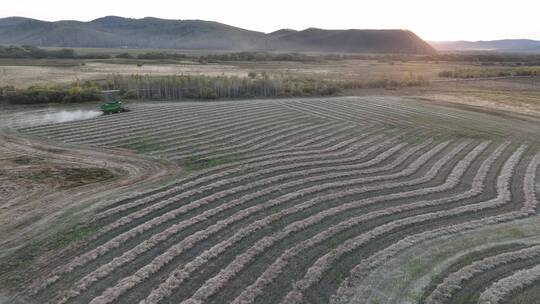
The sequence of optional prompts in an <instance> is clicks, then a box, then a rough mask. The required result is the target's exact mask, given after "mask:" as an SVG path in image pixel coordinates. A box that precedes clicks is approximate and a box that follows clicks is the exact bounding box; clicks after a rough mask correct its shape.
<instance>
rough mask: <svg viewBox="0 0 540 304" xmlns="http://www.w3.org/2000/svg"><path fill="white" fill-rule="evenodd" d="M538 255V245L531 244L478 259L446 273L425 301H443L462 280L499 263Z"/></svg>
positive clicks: (539, 251) (539, 254)
mask: <svg viewBox="0 0 540 304" xmlns="http://www.w3.org/2000/svg"><path fill="white" fill-rule="evenodd" d="M538 256H540V246H533V247H529V248H525V249H521V250H518V251H511V252H505V253H501V254H499V255H496V256H490V257H487V258H484V259H482V260H480V261H476V262H474V263H472V264H470V265H467V266H465V267H463V268H461V269H460V270H458V271H456V272H454V273H451V274H450V275H448V276H447V277H446V278H445V279H444V281H443V282H442V283H441V284H439V285H438V286H437V288H436V289H435V290H434V291H433V292H432V293H431V294H430V295H429V296H428V297H427V299H426V303H429V304H439V303H444V302H445V301H447V300H448V299H450V297H451V296H452V293H453V292H455V291H456V290H458V289H460V288H461V285H462V284H463V282H465V281H467V280H469V279H471V278H472V277H473V276H475V275H478V274H480V273H483V272H487V271H490V270H491V269H494V268H496V267H498V266H500V265H504V264H507V263H511V262H515V261H518V260H525V259H530V258H533V257H538Z"/></svg>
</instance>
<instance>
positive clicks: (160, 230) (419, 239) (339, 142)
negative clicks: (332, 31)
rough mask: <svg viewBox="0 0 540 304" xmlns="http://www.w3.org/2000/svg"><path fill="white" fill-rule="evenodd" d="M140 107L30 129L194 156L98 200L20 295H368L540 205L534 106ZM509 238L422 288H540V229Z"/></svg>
mask: <svg viewBox="0 0 540 304" xmlns="http://www.w3.org/2000/svg"><path fill="white" fill-rule="evenodd" d="M131 110H132V111H131V112H128V113H123V114H118V115H109V116H100V117H97V118H92V119H88V120H82V121H73V122H66V123H59V124H47V125H38V126H29V127H23V128H20V129H19V130H18V131H19V132H21V133H22V134H23V135H24V136H27V137H28V138H33V139H38V138H39V139H41V140H45V139H46V140H48V141H50V142H53V143H54V142H56V143H59V144H60V143H61V144H64V145H65V144H67V145H71V146H77V147H80V148H81V149H82V148H84V147H87V148H89V149H103V150H104V151H107V149H116V151H125V150H131V151H132V152H136V153H140V154H144V155H145V156H148V157H154V158H156V159H159V160H162V161H163V162H169V163H174V164H176V165H179V166H180V167H183V171H182V172H183V175H182V176H180V177H178V178H175V179H173V180H171V181H170V182H168V183H167V184H164V185H161V186H159V187H153V188H151V189H149V190H141V191H137V192H134V193H133V194H131V195H129V194H128V195H124V196H122V197H120V198H114V199H112V198H111V199H106V198H105V199H101V200H100V201H99V202H97V203H96V204H94V205H93V209H92V210H93V213H92V215H91V217H90V218H89V220H88V222H87V223H86V224H87V225H88V226H89V227H95V228H96V231H95V232H94V233H92V234H91V235H90V236H89V237H88V238H85V239H84V240H82V241H79V242H77V243H75V244H72V245H71V246H69V247H68V248H66V249H64V250H61V251H60V252H59V253H57V255H56V257H61V259H59V258H58V259H55V260H51V261H49V262H50V263H48V264H47V265H42V267H41V268H40V276H39V278H34V280H33V281H32V282H28V284H26V286H27V288H26V289H25V290H24V291H23V292H22V293H21V294H20V298H21V299H25V300H27V301H30V302H31V303H92V304H103V303H145V304H149V303H184V304H191V303H193V304H194V303H236V304H247V303H287V304H289V303H328V302H333V303H348V302H349V301H351V300H355V301H357V302H358V303H366V302H368V301H367V300H366V299H367V297H365V298H364V299H363V298H362V296H363V295H362V294H358V289H355V286H357V285H358V284H361V283H362V278H365V277H367V276H368V275H369V274H370V273H371V272H373V271H375V270H377V269H379V268H383V267H385V264H386V263H387V262H388V261H390V260H392V259H393V258H395V257H396V256H398V255H399V254H402V253H403V252H406V251H407V250H410V249H411V248H412V249H414V248H415V247H416V246H420V245H421V244H423V243H426V242H435V244H436V242H437V240H442V239H445V238H448V237H452V236H455V237H460V236H461V235H463V233H466V232H468V233H475V232H476V233H482V232H478V231H480V230H481V229H483V228H485V227H490V226H494V227H497V226H498V225H510V226H511V225H512V224H513V223H519V220H523V219H535V218H538V217H537V216H536V215H537V212H538V211H537V204H538V200H537V192H538V190H539V189H538V185H539V182H538V173H539V167H540V151H539V142H538V136H537V135H538V134H540V124H539V121H538V120H537V119H536V118H533V117H526V116H519V115H518V114H506V113H502V112H501V113H499V112H496V111H490V112H484V111H481V110H478V109H477V110H476V111H468V110H466V109H456V108H450V107H445V106H439V105H434V104H428V103H423V102H420V101H416V100H409V99H403V98H398V97H339V98H325V99H283V100H258V101H255V100H247V101H237V102H212V103H195V102H184V103H165V102H163V103H137V104H133V105H132V106H131ZM105 134H109V135H107V136H104V135H105ZM126 153H127V152H126ZM509 244H510V245H509ZM509 244H505V245H497V246H493V248H492V247H487V248H483V249H479V250H476V251H474V252H472V253H467V254H464V255H463V256H462V257H460V258H458V259H456V260H455V261H454V262H453V263H447V266H446V267H444V269H443V270H442V271H441V273H439V274H438V275H433V276H432V278H431V279H432V283H431V284H426V288H424V292H423V296H422V297H421V299H418V300H419V301H422V302H425V303H462V302H461V301H459V302H456V299H466V300H464V301H465V302H463V303H469V302H470V303H476V302H481V303H503V302H504V301H507V300H509V299H510V298H512V297H515V296H516V295H520V296H522V297H525V299H526V298H527V297H531V295H535V294H537V293H535V292H534V288H535V286H538V281H539V280H540V278H539V277H538V273H539V272H538V271H537V269H538V267H539V265H540V250H539V245H538V244H539V243H535V242H521V241H515V242H510V243H509ZM501 286H505V288H501ZM531 290H532V291H531ZM516 299H517V298H516ZM362 300H366V301H362ZM530 303H533V302H530Z"/></svg>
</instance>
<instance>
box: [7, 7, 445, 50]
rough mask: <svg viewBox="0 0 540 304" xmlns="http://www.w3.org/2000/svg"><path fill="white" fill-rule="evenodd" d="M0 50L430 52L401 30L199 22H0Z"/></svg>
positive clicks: (116, 19) (105, 19)
mask: <svg viewBox="0 0 540 304" xmlns="http://www.w3.org/2000/svg"><path fill="white" fill-rule="evenodd" d="M0 44H18V45H22V44H27V45H34V46H59V47H102V48H103V47H105V48H107V47H111V48H112V47H115V48H117V47H126V48H176V49H210V50H235V51H246V50H268V51H313V52H382V53H413V54H426V53H433V52H435V51H434V49H433V48H432V47H431V46H430V45H428V44H427V43H426V42H425V41H423V40H422V39H420V38H419V37H418V36H416V35H415V34H414V33H412V32H410V31H405V30H354V29H353V30H323V29H315V28H309V29H306V30H303V31H295V30H288V29H285V30H279V31H276V32H273V33H270V34H265V33H262V32H256V31H250V30H245V29H241V28H238V27H233V26H229V25H226V24H222V23H218V22H212V21H203V20H167V19H158V18H151V17H147V18H142V19H130V18H122V17H116V16H108V17H103V18H99V19H96V20H93V21H89V22H81V21H56V22H47V21H41V20H35V19H29V18H22V17H9V18H4V19H0Z"/></svg>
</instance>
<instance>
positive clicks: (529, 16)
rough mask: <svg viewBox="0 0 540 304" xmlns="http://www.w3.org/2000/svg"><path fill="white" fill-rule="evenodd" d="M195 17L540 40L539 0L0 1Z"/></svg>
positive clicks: (31, 12) (71, 13) (44, 11)
mask: <svg viewBox="0 0 540 304" xmlns="http://www.w3.org/2000/svg"><path fill="white" fill-rule="evenodd" d="M107 15H116V16H122V17H130V18H143V17H148V16H151V17H158V18H167V19H202V20H211V21H218V22H222V23H226V24H229V25H233V26H238V27H242V28H246V29H250V30H256V31H261V32H267V33H268V32H272V31H275V30H278V29H282V28H291V29H296V30H302V29H306V28H308V27H317V28H324V29H351V28H357V29H408V30H411V31H413V32H415V33H416V34H418V35H419V36H420V37H422V38H423V39H425V40H431V41H445V40H494V39H514V38H528V39H536V40H540V22H538V21H539V20H540V17H539V16H540V1H539V0H511V1H501V0H491V1H489V0H488V1H479V0H446V1H438V0H431V1H429V0H404V1H398V0H372V1H361V0H356V1H353V0H325V1H320V0H311V1H294V0H270V1H257V0H251V1H249V0H222V1H216V0H215V1H209V0H190V1H182V0H152V1H136V0H130V1H126V0H90V1H77V0H47V1H44V0H0V17H9V16H22V17H29V18H36V19H41V20H47V21H56V20H81V21H90V20H93V19H96V18H99V17H103V16H107Z"/></svg>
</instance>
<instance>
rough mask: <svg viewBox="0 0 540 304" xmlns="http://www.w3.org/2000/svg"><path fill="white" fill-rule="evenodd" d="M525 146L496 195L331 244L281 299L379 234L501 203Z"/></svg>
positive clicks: (291, 297) (294, 296) (297, 295)
mask: <svg viewBox="0 0 540 304" xmlns="http://www.w3.org/2000/svg"><path fill="white" fill-rule="evenodd" d="M525 148H526V147H525V146H521V147H520V148H519V149H518V150H517V151H516V152H515V153H514V154H513V155H512V156H511V157H510V158H509V159H508V161H507V162H506V163H505V165H504V167H503V169H502V172H501V174H500V175H499V178H498V180H497V197H496V198H495V199H491V200H488V201H484V202H480V203H475V204H471V205H465V206H461V207H456V208H453V209H450V210H444V211H439V212H433V213H427V214H422V215H417V216H413V217H409V218H405V219H401V220H397V221H394V222H390V223H387V224H385V225H381V226H378V227H376V228H375V229H373V230H372V231H369V232H367V233H364V234H361V235H359V236H357V237H355V238H353V239H350V240H347V241H346V242H344V243H343V244H341V245H340V246H338V247H337V248H334V249H333V250H331V251H330V252H329V253H327V254H325V255H324V256H322V257H321V258H319V259H318V260H317V261H316V262H315V263H314V264H313V265H312V266H311V267H310V268H309V269H308V270H307V272H306V274H305V276H304V278H303V279H301V280H300V281H298V282H296V283H295V284H294V287H293V290H291V291H290V292H289V293H288V294H287V296H286V297H285V298H284V299H283V303H299V302H300V301H301V300H302V299H303V292H304V291H305V290H307V289H308V288H310V287H311V286H313V285H314V284H315V283H317V282H319V280H320V279H321V278H322V275H323V273H324V272H325V271H326V270H327V269H328V268H329V267H330V266H331V265H332V263H333V262H334V261H336V260H337V259H338V258H339V257H341V256H342V255H344V254H346V253H348V252H351V251H353V250H355V249H356V248H358V247H360V246H362V245H363V244H365V243H367V242H368V241H371V240H373V239H375V238H377V237H378V236H380V235H382V234H385V233H388V232H390V231H392V230H395V229H398V228H400V227H404V226H408V225H411V224H417V223H422V222H426V221H434V220H437V219H440V218H443V217H447V216H455V215H460V214H464V213H470V212H477V211H480V210H482V209H485V208H494V207H497V206H500V205H503V204H505V203H506V202H508V201H509V200H510V198H511V193H510V189H509V188H510V180H511V178H512V175H513V172H514V168H515V166H516V165H517V163H518V161H519V160H520V159H521V155H522V154H523V153H524V151H525Z"/></svg>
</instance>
